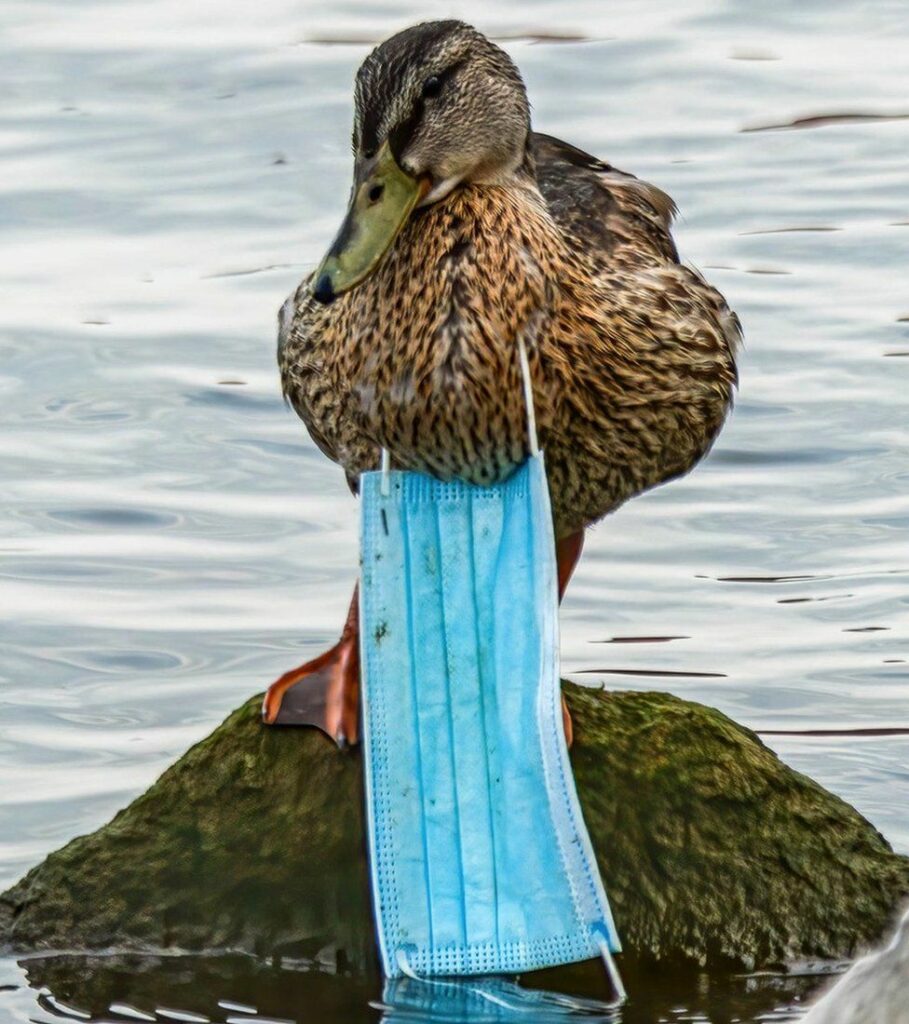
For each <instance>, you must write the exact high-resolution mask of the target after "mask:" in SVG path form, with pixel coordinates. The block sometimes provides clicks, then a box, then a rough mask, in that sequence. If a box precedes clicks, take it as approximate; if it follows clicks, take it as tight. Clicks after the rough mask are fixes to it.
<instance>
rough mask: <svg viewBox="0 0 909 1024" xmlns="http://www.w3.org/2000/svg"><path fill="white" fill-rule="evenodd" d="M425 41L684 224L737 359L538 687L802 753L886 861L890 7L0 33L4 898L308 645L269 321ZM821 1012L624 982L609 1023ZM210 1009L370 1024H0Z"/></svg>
mask: <svg viewBox="0 0 909 1024" xmlns="http://www.w3.org/2000/svg"><path fill="white" fill-rule="evenodd" d="M450 13H457V14H460V15H462V16H464V17H466V18H468V19H470V20H473V21H475V22H476V23H477V24H478V25H479V26H480V27H482V28H484V29H485V30H487V31H488V32H489V33H490V34H493V35H496V36H499V37H501V38H502V39H503V40H507V41H506V42H504V45H506V46H507V48H508V49H509V51H510V52H511V53H512V54H513V55H514V57H515V58H516V59H517V61H518V63H519V64H520V66H521V68H522V70H523V72H524V74H525V77H526V79H527V83H528V87H529V90H530V95H531V99H532V101H533V105H534V119H535V125H536V127H537V128H539V129H541V130H544V131H547V132H550V133H553V134H556V135H560V136H562V137H564V138H566V139H569V140H571V141H572V142H574V143H575V144H577V145H580V146H582V147H583V148H585V149H587V150H590V151H591V152H593V153H596V154H599V155H601V156H603V157H606V158H608V159H609V160H610V161H612V162H613V163H615V164H616V165H618V166H620V167H623V168H626V169H628V170H631V171H634V172H635V173H637V174H639V175H641V176H643V177H646V178H649V179H650V180H652V181H654V182H656V183H658V184H659V185H660V186H661V187H663V188H664V189H666V190H667V191H668V192H670V193H671V194H672V195H673V196H674V197H675V198H676V200H677V201H678V203H679V205H680V207H681V210H682V219H681V221H680V223H679V226H678V232H677V235H678V239H679V242H680V246H681V249H682V252H683V255H684V257H685V258H686V259H688V260H690V261H691V262H693V263H695V264H696V265H698V266H699V267H701V268H702V269H703V270H704V271H705V273H707V274H708V276H709V277H710V278H711V279H712V280H713V281H714V282H715V283H716V284H717V285H718V286H719V287H720V288H721V289H722V290H723V291H724V292H725V294H726V295H727V297H728V298H729V301H730V303H731V305H733V306H734V307H735V308H736V309H737V310H738V312H739V313H740V315H741V317H742V320H743V323H744V325H745V330H746V337H747V348H746V350H745V353H744V356H743V359H742V387H741V394H740V398H739V400H738V403H737V407H736V410H735V413H734V416H733V417H732V419H731V421H730V423H729V425H728V426H727V428H726V430H725V432H724V433H723V435H722V437H721V439H720V441H719V443H718V445H717V446H716V448H715V450H714V452H713V453H712V455H711V456H710V458H709V459H708V461H707V462H706V463H705V464H704V465H703V466H701V467H700V468H699V469H698V470H697V471H696V472H695V473H694V474H693V475H692V476H690V477H689V478H687V479H685V480H682V481H679V482H676V483H673V484H671V485H669V486H667V487H665V488H664V489H661V490H658V491H656V492H654V493H652V494H649V495H647V496H645V497H643V498H639V499H637V500H635V501H634V502H632V503H631V504H629V505H628V506H627V507H626V508H624V509H622V510H621V511H620V512H619V513H617V514H616V515H614V516H612V517H611V518H609V519H608V520H607V521H605V522H604V523H603V524H601V526H599V527H598V528H597V529H596V530H595V531H594V532H593V533H592V534H591V536H590V538H589V541H588V547H587V552H586V556H585V559H584V560H583V562H582V564H581V567H580V570H579V572H578V575H577V577H576V580H575V583H574V584H573V586H572V589H571V590H570V592H569V597H568V600H567V602H566V605H565V608H564V616H563V629H564V635H563V657H564V664H565V669H566V671H567V672H569V673H573V674H575V678H577V679H578V680H585V681H587V682H590V683H592V684H597V685H599V684H601V683H605V684H606V685H608V686H610V687H621V688H641V689H648V688H654V687H656V688H661V689H669V690H672V691H673V692H674V693H677V694H679V695H681V696H683V697H687V698H693V699H696V700H701V701H705V702H708V703H710V704H713V705H716V706H718V707H720V708H721V709H723V710H724V711H726V712H728V713H729V714H731V715H732V716H734V717H735V718H737V719H738V720H739V721H742V722H744V723H746V724H748V725H749V726H752V727H755V728H758V729H772V730H788V731H796V732H805V731H813V732H818V731H819V732H821V733H822V735H773V736H768V742H771V743H772V745H773V747H774V748H775V749H776V750H778V751H779V753H780V754H781V755H782V756H783V757H784V758H785V759H786V760H787V761H788V762H789V763H790V764H793V765H795V766H796V767H798V768H799V769H802V770H804V771H806V772H808V773H810V774H812V775H813V776H814V777H815V778H817V779H819V780H820V781H821V782H822V783H824V784H825V785H826V786H828V787H829V788H831V789H833V790H834V791H835V792H837V793H839V794H841V795H842V796H844V797H845V798H847V799H848V800H850V801H852V802H853V803H854V804H855V805H856V806H858V807H859V809H860V810H861V811H862V812H863V813H864V814H865V815H866V816H868V817H869V818H870V819H871V820H872V821H873V822H874V823H875V824H876V825H877V826H878V827H879V828H880V829H881V830H882V831H883V832H884V833H885V834H886V835H887V836H888V838H889V839H890V840H891V842H892V843H893V844H894V846H895V847H896V848H898V849H901V850H903V851H907V852H909V769H907V767H906V766H907V762H909V756H907V755H909V736H900V735H887V736H873V735H861V736H858V737H856V736H853V735H848V734H847V733H848V730H853V729H863V730H874V729H876V728H882V727H883V728H889V729H893V728H898V727H906V728H907V729H909V667H907V659H909V642H907V633H909V629H907V623H909V619H907V585H909V547H907V544H906V536H907V534H906V527H907V525H909V523H907V520H909V498H907V491H909V462H907V453H909V440H907V433H906V422H907V416H906V413H907V395H909V288H907V285H906V281H907V266H909V185H907V173H906V167H907V162H906V154H907V152H909V120H907V117H909V73H907V65H906V57H905V55H906V52H907V45H909V9H907V7H906V5H905V4H903V3H901V2H893V3H886V2H881V3H876V4H875V3H870V4H864V3H861V4H860V3H857V2H855V3H848V2H842V0H841V2H823V3H821V2H807V3H801V2H800V3H795V2H792V3H790V4H788V5H787V4H783V3H778V4H767V5H763V4H756V3H745V2H743V0H731V2H729V3H725V4H724V3H706V2H704V3H699V2H697V0H681V2H679V3H673V4H669V3H666V2H661V3H654V2H638V3H629V2H616V3H610V4H601V3H596V2H594V0H586V2H585V0H568V2H561V3H556V2H554V0H553V2H537V3H527V2H524V3H518V2H517V0H509V2H508V3H505V4H498V5H491V4H488V3H485V4H481V3H477V2H465V3H455V4H452V5H450V6H448V5H446V6H444V7H434V6H432V5H429V6H417V5H415V4H412V3H407V2H400V0H382V2H378V0H376V2H370V0H356V2H354V0H340V2H336V3H333V4H324V5H322V4H320V5H315V4H307V3H305V2H303V0H293V2H291V0H258V2H257V3H255V4H241V3H233V4H231V3H227V2H219V3H215V2H209V0H199V2H194V3H186V2H177V0H141V2H140V0H118V2H116V3H114V2H110V0H107V2H105V0H65V2H64V0H28V2H25V0H19V2H16V0H6V2H5V3H4V4H3V8H2V11H0V19H2V20H3V38H4V54H5V58H6V59H5V60H4V61H3V62H2V65H0V84H2V88H0V146H2V150H0V223H2V228H3V241H4V245H3V247H2V253H0V260H2V279H3V302H2V305H0V400H2V406H0V408H2V447H0V480H2V483H3V497H4V500H3V502H2V507H0V604H2V609H3V620H2V629H3V640H2V645H3V646H2V649H3V657H2V660H0V888H3V887H4V886H5V885H6V884H7V883H11V882H12V881H14V880H15V879H16V878H17V877H18V876H19V875H20V874H21V873H22V872H23V871H24V870H25V869H26V868H27V867H28V866H30V865H31V864H33V863H34V862H36V861H37V860H38V859H40V858H41V857H42V856H43V855H44V854H45V853H47V852H48V851H50V850H51V849H53V848H55V847H57V846H59V845H60V844H62V843H63V842H65V841H66V840H68V839H70V838H71V837H72V836H74V835H77V834H79V833H83V832H85V831H88V830H91V829H93V828H95V827H97V826H98V825H100V824H101V823H103V822H104V821H105V820H106V819H107V818H108V817H109V816H110V815H111V813H112V812H113V811H115V810H116V809H117V808H119V807H120V806H122V805H123V804H124V803H125V802H126V801H127V800H128V799H129V798H130V797H132V796H133V795H135V794H136V793H138V792H139V791H141V790H142V789H143V788H144V787H145V786H146V785H147V784H148V783H149V782H150V781H151V780H152V779H153V778H155V776H156V775H157V774H158V773H159V772H160V771H161V769H162V768H163V767H164V766H165V765H167V764H168V763H169V762H170V761H171V760H173V759H174V758H175V757H176V756H177V755H178V754H179V753H181V752H182V751H183V750H184V749H185V748H186V746H187V745H188V744H190V743H191V742H192V741H194V740H196V739H198V738H200V737H201V736H203V735H204V734H205V733H206V732H207V731H209V730H210V729H211V728H212V726H214V725H215V724H216V723H217V722H218V721H219V720H220V719H221V718H222V717H223V716H224V715H225V714H226V713H227V712H228V711H229V710H231V709H232V708H233V707H234V706H236V705H237V704H238V703H239V702H240V701H242V700H243V699H244V698H246V697H247V696H248V695H249V694H250V693H253V692H255V691H256V690H258V689H261V688H262V686H263V685H264V684H265V683H267V682H268V681H270V679H271V678H273V677H274V676H275V675H277V674H278V673H279V672H281V671H283V670H284V669H286V668H287V667H289V665H290V664H293V663H296V662H299V661H301V660H303V658H304V657H305V656H309V655H312V654H314V653H316V652H317V651H318V650H319V649H320V648H321V647H322V646H323V645H324V644H325V643H326V642H327V641H329V640H331V639H332V638H333V637H334V635H335V634H336V632H337V629H338V627H339V625H340V622H341V620H342V618H343V614H344V611H345V607H346V603H347V600H348V598H349V592H350V589H351V585H352V582H353V579H354V575H355V571H356V563H357V552H356V544H355V533H356V506H355V502H354V500H353V499H352V498H351V497H350V495H349V494H348V492H347V488H346V485H345V482H344V479H343V475H342V474H341V473H340V472H339V471H338V470H337V468H336V467H334V466H333V465H331V464H330V463H329V462H327V461H326V459H325V458H324V457H323V456H322V455H321V454H320V453H319V452H318V450H317V449H316V448H315V446H314V445H313V444H312V443H311V442H310V441H309V439H308V438H307V437H306V436H305V433H304V431H303V428H302V426H301V425H300V423H299V422H298V421H297V420H296V419H295V417H294V416H293V415H292V414H291V413H290V412H288V410H287V409H285V407H284V405H283V404H282V402H281V398H280V393H279V387H278V378H277V372H276V369H275V366H274V334H275V331H274V317H275V311H276V309H277V307H278V306H279V304H280V303H281V301H282V300H283V298H284V297H285V295H286V294H287V293H288V292H289V291H290V290H291V288H292V287H293V286H294V285H295V284H296V282H297V281H298V279H299V278H300V277H301V276H302V275H303V274H304V273H305V272H306V271H307V269H308V268H310V267H311V266H312V265H313V263H314V261H315V260H316V259H317V258H318V257H319V256H320V254H321V251H322V250H323V247H324V246H325V244H326V242H327V240H328V239H329V237H330V235H331V234H332V233H333V231H334V229H335V228H336V226H337V223H338V220H339V217H340V214H341V211H342V207H343V205H344V202H345V199H346V192H347V179H348V176H349V168H350V157H349V152H348V138H349V123H350V117H351V106H350V102H351V101H350V87H351V78H352V75H353V71H354V69H355V66H356V65H357V63H358V62H359V61H360V60H361V59H362V57H363V55H364V54H365V52H366V50H367V48H368V45H369V43H370V42H371V41H372V40H375V39H378V38H381V37H382V36H384V35H386V34H388V33H389V32H390V31H391V30H393V29H395V28H398V27H401V26H403V25H405V24H407V23H409V22H413V21H416V20H420V19H422V18H426V17H431V16H439V15H443V14H450ZM840 731H843V732H840ZM844 733H846V734H844ZM632 981H634V979H632ZM800 985H801V987H800ZM630 987H631V990H632V993H633V995H634V994H635V986H634V985H633V984H632V985H631V986H630ZM810 987H811V983H800V982H798V981H797V980H789V981H786V982H785V983H783V982H780V981H779V980H775V979H750V980H749V979H741V978H739V979H735V978H732V979H730V978H723V979H721V978H709V977H707V976H679V977H676V976H674V975H665V976H660V977H658V978H652V979H642V980H640V984H638V986H637V994H636V995H635V998H634V999H633V1000H632V1003H631V1005H630V1007H629V1008H628V1009H627V1010H626V1011H625V1014H624V1016H623V1017H622V1020H623V1021H625V1022H627V1024H635V1022H641V1024H643V1022H651V1021H657V1020H665V1021H677V1020H678V1021H684V1020H688V1021H708V1020H709V1021H714V1022H725V1021H732V1020H741V1021H745V1020H784V1019H789V1018H790V1017H791V1016H792V1015H793V1014H794V1013H795V1008H797V1006H798V1003H799V999H800V998H801V996H802V995H803V994H804V992H805V991H806V990H807V988H810ZM582 988H583V986H582ZM42 992H43V993H44V994H43V995H40V993H42ZM48 993H52V994H51V995H49V994H48ZM642 993H644V994H642ZM587 994H588V995H591V994H593V990H591V991H589V992H588V993H587ZM601 994H602V993H601ZM36 1000H38V1002H36ZM54 1000H62V1001H63V1005H64V1009H63V1010H61V1009H60V1007H59V1006H58V1005H56V1003H55V1002H54ZM219 1000H221V1003H220V1004H219ZM225 1000H226V1002H225ZM370 1001H371V1002H372V1005H373V1008H370ZM39 1003H40V1005H39ZM112 1003H113V1004H115V1006H120V1009H119V1010H116V1009H115V1010H113V1011H112V1010H110V1009H109V1007H110V1005H111V1004H112ZM234 1003H236V1004H239V1005H241V1006H246V1007H247V1010H248V1009H249V1007H255V1008H257V1009H258V1010H259V1012H260V1015H263V1016H268V1017H272V1018H285V1019H292V1020H300V1021H303V1020H321V1019H325V1020H332V1019H339V1020H340V1019H344V1020H351V1021H355V1020H370V1019H378V1017H379V1016H381V1014H382V1013H383V1010H382V1008H381V1007H382V1006H386V1007H387V1006H388V1005H389V1004H387V1003H383V1002H382V997H381V992H380V991H378V988H377V987H376V986H375V985H372V986H366V985H364V986H359V985H358V984H352V983H350V982H349V981H343V982H342V981H339V980H338V979H333V978H328V977H324V976H321V977H320V976H315V975H312V974H306V973H302V974H301V973H297V974H289V973H288V972H280V973H277V972H274V971H269V970H267V969H266V968H265V967H263V966H261V965H255V964H253V963H251V962H246V961H233V960H217V961H208V962H205V961H201V962H200V961H192V962H189V963H187V962H182V961H169V960H163V961H158V962H144V961H143V962H141V963H140V962H133V961H129V960H126V961H120V960H109V961H95V962H92V963H89V964H86V963H78V964H75V963H71V962H67V961H62V962H61V961H32V962H29V963H28V964H25V965H23V966H22V967H18V966H16V965H15V964H13V963H6V964H4V965H3V966H2V973H0V1017H2V1015H3V1014H6V1015H7V1017H8V1018H9V1019H14V1020H22V1021H25V1020H27V1019H35V1020H41V1021H48V1020H51V1019H54V1018H55V1017H59V1015H60V1014H61V1013H62V1014H64V1015H66V1014H69V1015H72V1012H71V1011H68V1010H66V1009H65V1006H66V1005H70V1006H74V1007H75V1008H76V1009H77V1010H79V1009H80V1007H81V1008H82V1010H83V1011H85V1012H87V1013H88V1014H95V1015H96V1016H97V1015H101V1016H105V1015H106V1017H107V1018H116V1019H121V1020H125V1019H129V1013H128V1010H129V1007H130V1006H132V1007H135V1008H138V1010H141V1011H142V1012H143V1013H145V1014H149V1013H151V1011H153V1010H154V1009H155V1008H156V1007H157V1008H158V1009H159V1010H160V1009H161V1008H162V1007H163V1008H164V1009H165V1010H166V1009H167V1008H168V1007H177V1008H182V1010H183V1011H192V1012H193V1013H195V1014H200V1013H201V1014H204V1015H205V1016H207V1017H209V1018H210V1019H212V1020H222V1021H223V1020H226V1019H228V1018H232V1017H236V1018H237V1019H239V1018H242V1019H244V1020H246V1019H252V1018H251V1017H250V1014H249V1013H248V1012H245V1011H243V1010H242V1009H240V1010H238V1009H236V1007H234V1008H233V1009H232V1008H231V1007H232V1006H233V1004H234ZM127 1004H128V1005H127ZM123 1005H126V1006H127V1009H126V1010H124V1009H123V1008H122V1007H123ZM391 1005H393V1006H395V1008H394V1009H392V1010H388V1009H386V1010H385V1011H384V1012H385V1013H386V1019H387V1020H397V1019H402V1020H403V1019H411V1018H409V1017H408V1016H407V1013H408V1012H409V1011H408V1010H407V1003H406V1000H404V1001H403V1002H401V1003H400V1005H399V1004H391ZM133 1012H135V1011H133ZM76 1016H77V1019H86V1017H85V1013H83V1016H81V1017H79V1016H78V1014H77V1015H76ZM161 1016H162V1017H166V1015H165V1013H164V1011H163V1010H162V1012H161ZM132 1019H137V1018H135V1017H133V1018H132ZM146 1019H147V1018H146ZM172 1019H187V1018H186V1017H185V1016H184V1017H183V1018H180V1017H179V1016H178V1017H176V1018H172ZM421 1019H423V1018H421Z"/></svg>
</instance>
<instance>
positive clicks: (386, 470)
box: [379, 448, 391, 498]
mask: <svg viewBox="0 0 909 1024" xmlns="http://www.w3.org/2000/svg"><path fill="white" fill-rule="evenodd" d="M379 490H380V491H381V494H382V497H383V498H387V497H388V495H389V494H391V455H390V454H389V451H388V449H387V448H383V449H382V486H381V487H380V488H379Z"/></svg>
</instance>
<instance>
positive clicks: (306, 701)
mask: <svg viewBox="0 0 909 1024" xmlns="http://www.w3.org/2000/svg"><path fill="white" fill-rule="evenodd" d="M583 545H584V533H583V531H579V532H578V533H573V534H572V535H571V536H570V537H563V538H562V539H561V540H560V541H558V542H557V544H556V561H557V565H558V581H559V600H561V599H562V597H563V595H564V593H565V588H566V587H567V586H568V581H569V580H570V579H571V574H572V573H573V572H574V568H575V566H576V565H577V563H578V559H579V558H580V557H581V548H582V547H583ZM359 620H360V609H359V589H358V588H354V592H353V597H352V599H351V602H350V610H349V611H348V612H347V621H346V622H345V623H344V629H343V630H342V632H341V639H340V640H339V641H338V642H337V643H336V644H335V645H334V647H332V648H330V649H329V650H327V651H326V652H325V653H324V654H320V655H319V657H318V658H313V660H312V661H307V662H306V663H305V664H304V665H300V666H299V667H298V668H293V669H291V670H290V671H289V672H285V673H284V675H283V676H281V677H280V678H278V679H276V680H275V681H274V682H273V683H272V684H271V686H269V688H268V690H267V691H266V694H265V700H264V701H263V703H262V720H263V721H264V722H265V724H266V725H310V726H314V727H315V728H317V729H321V730H322V732H324V733H325V734H326V735H327V736H328V737H329V738H330V739H332V740H334V741H335V743H337V744H338V746H339V747H345V746H347V745H348V744H353V743H357V742H358V741H359V738H360V650H359V643H360V621H359ZM562 721H563V723H564V727H565V739H566V740H567V741H568V745H569V746H571V740H572V734H573V728H572V724H571V716H570V715H569V713H568V705H567V704H566V703H565V698H564V697H563V698H562Z"/></svg>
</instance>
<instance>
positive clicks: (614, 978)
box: [596, 931, 628, 1003]
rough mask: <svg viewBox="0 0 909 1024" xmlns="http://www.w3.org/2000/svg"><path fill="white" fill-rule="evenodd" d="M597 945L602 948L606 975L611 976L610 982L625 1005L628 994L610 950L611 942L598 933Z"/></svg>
mask: <svg viewBox="0 0 909 1024" xmlns="http://www.w3.org/2000/svg"><path fill="white" fill-rule="evenodd" d="M596 941H597V945H598V946H599V947H600V956H601V957H602V958H603V964H604V965H605V967H606V973H607V974H608V975H609V981H610V982H611V984H612V989H613V991H614V992H615V994H616V996H617V997H618V1000H619V1002H620V1003H624V1002H625V1001H626V1000H627V999H628V993H627V992H626V991H625V986H624V985H623V984H622V976H621V974H619V969H618V967H616V963H615V959H614V958H613V955H612V950H611V949H610V948H609V941H608V939H607V938H606V936H605V935H603V934H602V933H601V932H599V931H598V932H597V933H596Z"/></svg>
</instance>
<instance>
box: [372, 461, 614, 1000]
mask: <svg viewBox="0 0 909 1024" xmlns="http://www.w3.org/2000/svg"><path fill="white" fill-rule="evenodd" d="M361 493H362V509H363V512H362V515H363V521H362V576H361V588H362V589H361V605H360V607H361V656H362V663H361V664H362V684H363V711H364V720H363V738H364V743H365V755H366V757H365V761H366V775H367V787H366V789H367V811H368V822H369V847H370V857H371V869H372V880H373V895H374V901H375V914H376V922H377V930H378V938H379V947H380V951H381V957H382V962H383V965H384V968H385V973H386V975H387V976H389V977H394V976H399V975H402V974H413V975H421V976H422V975H425V976H439V975H443V976H444V975H464V974H507V973H513V972H521V971H527V970H534V969H536V968H542V967H549V966H553V965H556V964H562V963H568V962H572V961H577V960H584V959H587V958H589V957H593V956H597V955H599V954H601V953H605V955H606V959H607V962H608V964H609V965H610V966H611V957H610V956H609V952H610V951H617V950H618V949H619V948H620V947H619V941H618V937H617V935H616V931H615V927H614V925H613V921H612V916H611V914H610V910H609V905H608V903H607V900H606V894H605V892H604V890H603V886H602V883H601V881H600V877H599V873H598V871H597V865H596V860H595V858H594V855H593V851H592V848H591V845H590V840H589V837H588V834H587V830H586V828H585V826H584V822H583V819H582V816H581V811H580V807H579V805H578V799H577V795H576V792H575V787H574V780H573V778H572V774H571V767H570V764H569V761H568V751H567V748H566V745H565V738H564V733H563V725H562V715H561V704H560V692H559V663H558V598H557V593H556V566H555V545H554V539H553V530H552V516H551V511H550V504H549V492H548V488H547V484H546V475H545V469H544V464H543V457H542V455H541V454H534V455H533V456H532V457H531V458H530V459H529V460H528V461H527V462H526V463H525V464H524V465H523V466H522V467H521V468H520V469H519V470H518V471H517V472H516V473H515V474H514V475H513V476H512V477H511V478H510V479H509V480H508V481H507V482H505V483H503V484H500V485H497V486H494V487H475V486H471V485H469V484H464V483H460V482H454V483H441V482H439V481H437V480H434V479H432V478H430V477H426V476H423V475H420V474H417V473H403V472H391V473H388V472H385V473H382V472H376V473H367V474H364V476H363V477H361ZM619 984H620V983H619Z"/></svg>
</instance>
